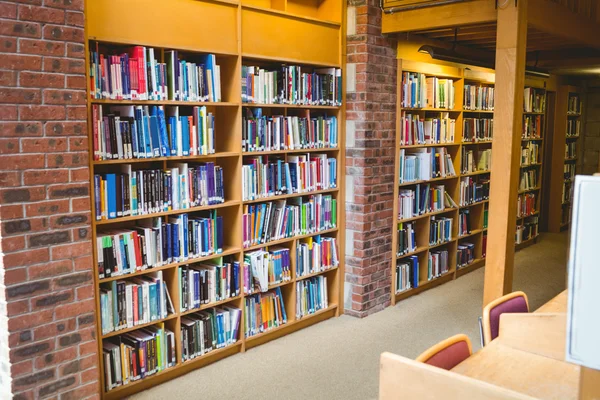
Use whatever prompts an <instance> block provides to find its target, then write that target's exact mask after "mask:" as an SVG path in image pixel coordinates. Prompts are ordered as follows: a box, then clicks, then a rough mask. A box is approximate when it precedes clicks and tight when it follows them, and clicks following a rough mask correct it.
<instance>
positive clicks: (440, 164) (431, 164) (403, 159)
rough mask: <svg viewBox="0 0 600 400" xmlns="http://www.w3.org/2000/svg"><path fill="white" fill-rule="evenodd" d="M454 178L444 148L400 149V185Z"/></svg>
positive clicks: (449, 160) (452, 167) (448, 155)
mask: <svg viewBox="0 0 600 400" xmlns="http://www.w3.org/2000/svg"><path fill="white" fill-rule="evenodd" d="M451 176H456V171H455V170H454V163H453V160H452V156H451V155H450V154H449V153H448V150H447V149H446V148H445V147H435V148H431V147H430V148H420V149H410V150H407V149H400V183H401V184H402V183H407V182H415V181H427V180H430V179H432V178H445V177H451Z"/></svg>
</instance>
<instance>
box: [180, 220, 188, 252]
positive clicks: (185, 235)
mask: <svg viewBox="0 0 600 400" xmlns="http://www.w3.org/2000/svg"><path fill="white" fill-rule="evenodd" d="M181 223H182V224H183V237H182V240H183V257H184V258H185V259H187V258H188V256H189V249H188V240H187V238H188V215H187V214H183V215H182V216H181Z"/></svg>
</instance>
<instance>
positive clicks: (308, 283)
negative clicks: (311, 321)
mask: <svg viewBox="0 0 600 400" xmlns="http://www.w3.org/2000/svg"><path fill="white" fill-rule="evenodd" d="M327 307H329V300H328V296H327V277H326V276H322V275H319V276H314V277H312V278H308V279H303V280H301V281H298V282H296V318H297V319H300V318H302V317H305V316H307V315H310V314H314V313H316V312H317V311H319V310H324V309H326V308H327Z"/></svg>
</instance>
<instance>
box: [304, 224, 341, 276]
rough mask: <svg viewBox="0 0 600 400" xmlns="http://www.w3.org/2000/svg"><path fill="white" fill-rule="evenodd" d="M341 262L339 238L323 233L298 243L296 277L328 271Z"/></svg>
mask: <svg viewBox="0 0 600 400" xmlns="http://www.w3.org/2000/svg"><path fill="white" fill-rule="evenodd" d="M339 264H340V261H339V255H338V248H337V239H336V238H333V237H326V236H321V235H315V236H310V237H307V238H304V239H300V240H299V241H298V242H297V243H296V277H297V278H300V277H303V276H306V275H310V274H316V273H319V272H324V271H328V270H330V269H332V268H336V267H338V266H339Z"/></svg>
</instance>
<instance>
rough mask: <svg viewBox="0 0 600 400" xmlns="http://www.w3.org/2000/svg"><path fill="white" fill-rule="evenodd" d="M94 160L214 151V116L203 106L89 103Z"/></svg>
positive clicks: (201, 153)
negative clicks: (90, 105) (106, 108)
mask: <svg viewBox="0 0 600 400" xmlns="http://www.w3.org/2000/svg"><path fill="white" fill-rule="evenodd" d="M92 133H93V147H94V160H95V161H101V160H131V159H151V158H157V157H170V156H197V155H207V154H214V153H215V118H214V116H213V114H212V113H210V112H208V111H207V110H206V107H193V108H191V109H189V110H181V111H180V110H179V107H177V106H175V107H167V108H166V111H165V108H164V107H163V106H151V107H148V106H110V107H108V110H105V108H104V107H103V106H102V105H98V104H93V105H92Z"/></svg>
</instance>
